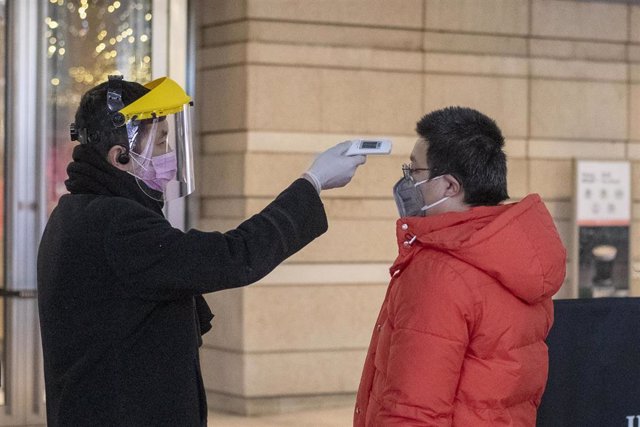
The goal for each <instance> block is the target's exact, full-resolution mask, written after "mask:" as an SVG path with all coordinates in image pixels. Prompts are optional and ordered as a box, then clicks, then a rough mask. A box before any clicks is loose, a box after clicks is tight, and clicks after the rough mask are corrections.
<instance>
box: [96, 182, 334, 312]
mask: <svg viewBox="0 0 640 427" xmlns="http://www.w3.org/2000/svg"><path fill="white" fill-rule="evenodd" d="M109 208H110V209H111V211H112V212H110V214H111V221H110V224H109V227H108V229H107V230H106V232H105V236H106V237H105V243H104V245H105V257H106V259H107V261H108V266H109V267H110V268H111V269H112V270H113V272H114V276H115V277H116V278H117V279H119V280H118V281H119V283H120V284H121V287H123V288H124V290H125V292H128V293H132V294H134V295H136V296H139V297H144V298H149V299H171V298H179V297H184V296H188V295H199V294H203V293H207V292H214V291H218V290H223V289H228V288H234V287H239V286H245V285H248V284H251V283H253V282H255V281H257V280H259V279H261V278H262V277H264V276H265V275H266V274H268V273H269V272H270V271H272V270H273V269H274V268H275V267H276V266H278V264H280V263H281V262H282V261H284V260H285V259H286V258H287V257H289V256H291V255H293V254H294V253H296V252H297V251H299V250H300V249H302V248H303V247H304V246H305V245H307V244H308V243H309V242H311V241H312V240H313V239H315V238H316V237H318V236H319V235H321V234H322V233H324V232H325V231H326V230H327V220H326V216H325V212H324V208H323V205H322V202H321V200H320V198H319V196H318V194H317V192H316V190H315V189H314V188H313V185H312V184H311V183H309V182H308V181H307V180H305V179H298V180H296V181H295V182H294V183H293V184H292V185H291V186H290V187H289V188H287V189H286V190H285V191H283V192H282V193H281V194H280V195H279V196H278V197H277V198H276V199H275V200H274V201H273V202H271V203H270V204H269V205H268V206H267V207H266V208H264V209H263V210H262V211H261V212H260V213H258V214H256V215H254V216H253V217H251V218H249V219H248V220H246V221H244V222H243V223H242V224H240V225H239V226H238V227H237V228H236V229H233V230H230V231H228V232H226V233H220V232H203V231H198V230H190V231H188V232H182V231H181V230H178V229H175V228H173V227H172V226H171V225H170V224H169V223H168V222H167V221H166V220H165V219H164V218H163V217H162V216H160V215H155V214H154V213H152V212H151V211H149V210H148V209H145V208H144V207H142V206H140V205H139V204H136V203H135V202H132V201H129V200H127V199H120V205H118V206H115V207H114V206H112V205H110V206H109Z"/></svg>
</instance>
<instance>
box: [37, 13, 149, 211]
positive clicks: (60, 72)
mask: <svg viewBox="0 0 640 427" xmlns="http://www.w3.org/2000/svg"><path fill="white" fill-rule="evenodd" d="M47 3H48V6H47V9H46V14H45V22H44V24H45V36H46V43H47V52H46V55H47V76H46V82H45V83H46V86H47V101H48V107H47V110H48V111H47V122H48V129H47V130H48V135H47V139H48V147H47V165H46V173H47V176H46V180H47V203H48V206H47V208H48V212H51V210H52V209H53V208H54V207H55V205H56V204H57V201H58V198H59V197H60V196H61V195H62V194H64V193H66V188H65V186H64V180H65V179H66V177H67V175H66V166H67V164H68V163H69V161H70V160H71V151H72V150H73V144H72V143H71V142H70V140H69V124H70V123H72V122H73V121H74V120H73V116H74V114H75V109H76V108H77V106H78V103H79V102H80V97H81V96H82V94H83V93H84V92H86V91H87V90H88V89H90V88H91V87H93V86H95V85H97V84H99V83H101V82H103V81H106V80H107V76H108V75H109V74H122V75H124V78H125V79H126V80H135V81H137V82H140V83H145V82H148V81H149V80H150V79H151V19H152V13H151V3H152V0H131V1H124V0H122V1H112V0H91V1H89V0H49V1H48V2H47ZM105 106H106V100H105Z"/></svg>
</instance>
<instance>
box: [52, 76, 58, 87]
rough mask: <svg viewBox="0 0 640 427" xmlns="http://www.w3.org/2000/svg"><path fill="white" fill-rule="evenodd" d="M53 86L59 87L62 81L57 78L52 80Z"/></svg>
mask: <svg viewBox="0 0 640 427" xmlns="http://www.w3.org/2000/svg"><path fill="white" fill-rule="evenodd" d="M51 84H52V85H54V86H58V85H59V84H60V79H59V78H57V77H54V78H52V79H51Z"/></svg>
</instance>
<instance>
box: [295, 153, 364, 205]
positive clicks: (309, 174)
mask: <svg viewBox="0 0 640 427" xmlns="http://www.w3.org/2000/svg"><path fill="white" fill-rule="evenodd" d="M350 146H351V142H349V141H346V142H341V143H340V144H338V145H336V146H334V147H331V148H329V149H328V150H327V151H325V152H324V153H320V154H319V155H318V156H317V157H316V159H315V160H314V161H313V164H312V165H311V167H310V168H309V169H308V170H307V171H306V172H305V173H304V174H303V175H302V176H303V177H305V178H307V179H308V180H309V181H311V183H312V184H313V186H314V187H316V190H317V191H318V193H320V190H328V189H329V188H337V187H344V186H345V185H347V184H348V183H349V181H351V178H353V175H354V174H355V173H356V168H357V167H358V166H360V165H361V164H363V163H364V162H366V161H367V156H362V155H358V156H345V155H344V153H346V152H347V150H348V149H349V147H350Z"/></svg>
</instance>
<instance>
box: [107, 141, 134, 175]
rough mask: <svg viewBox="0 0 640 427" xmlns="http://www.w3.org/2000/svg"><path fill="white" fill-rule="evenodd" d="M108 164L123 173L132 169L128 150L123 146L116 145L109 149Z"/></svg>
mask: <svg viewBox="0 0 640 427" xmlns="http://www.w3.org/2000/svg"><path fill="white" fill-rule="evenodd" d="M107 162H109V164H111V165H112V166H114V167H116V168H118V169H120V170H123V171H128V170H129V169H130V168H131V166H130V163H131V162H130V158H129V154H128V153H127V149H126V148H124V147H123V146H121V145H114V146H113V147H111V148H110V149H109V151H108V152H107Z"/></svg>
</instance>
